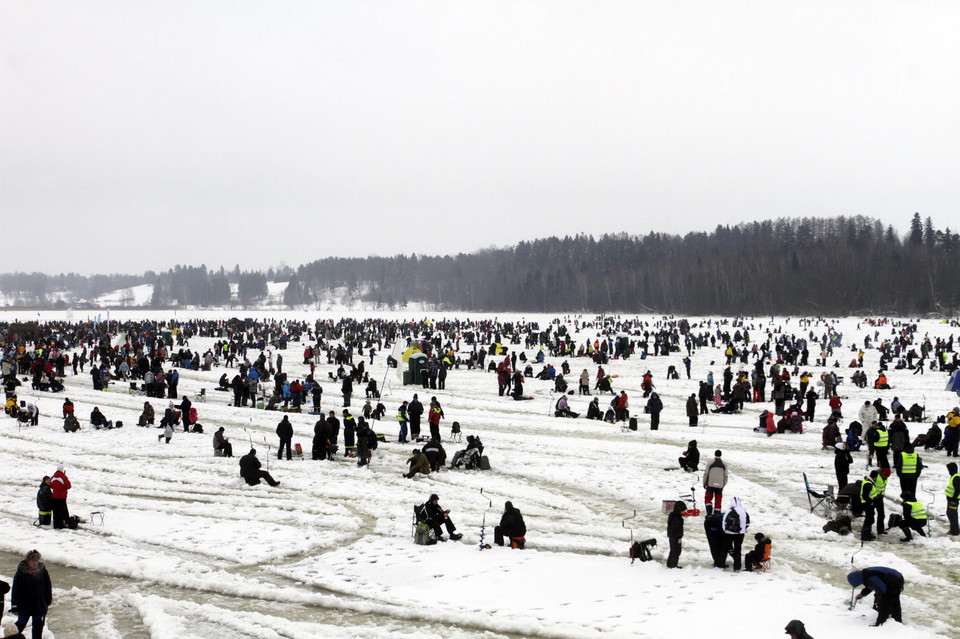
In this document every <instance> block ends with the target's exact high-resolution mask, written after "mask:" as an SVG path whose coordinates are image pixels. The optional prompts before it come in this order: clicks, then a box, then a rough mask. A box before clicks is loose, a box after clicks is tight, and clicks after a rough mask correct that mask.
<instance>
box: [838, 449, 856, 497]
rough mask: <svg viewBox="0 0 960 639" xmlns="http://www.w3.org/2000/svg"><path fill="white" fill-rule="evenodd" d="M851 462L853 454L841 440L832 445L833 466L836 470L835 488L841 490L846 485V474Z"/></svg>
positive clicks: (848, 472) (848, 471)
mask: <svg viewBox="0 0 960 639" xmlns="http://www.w3.org/2000/svg"><path fill="white" fill-rule="evenodd" d="M852 463H853V456H852V455H850V451H849V450H848V449H847V445H846V444H844V443H843V442H840V443H839V444H836V445H835V446H834V456H833V468H834V470H836V471H837V490H841V489H842V488H843V487H844V486H846V485H847V483H848V482H847V475H848V474H850V464H852Z"/></svg>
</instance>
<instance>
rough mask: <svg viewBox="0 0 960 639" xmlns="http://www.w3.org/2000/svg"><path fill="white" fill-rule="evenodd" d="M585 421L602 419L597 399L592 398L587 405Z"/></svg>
mask: <svg viewBox="0 0 960 639" xmlns="http://www.w3.org/2000/svg"><path fill="white" fill-rule="evenodd" d="M587 419H596V420H597V421H600V420H602V419H603V415H602V414H601V413H600V398H599V397H594V398H593V400H592V401H591V402H590V403H589V404H587Z"/></svg>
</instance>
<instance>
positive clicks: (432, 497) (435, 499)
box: [427, 494, 440, 501]
mask: <svg viewBox="0 0 960 639" xmlns="http://www.w3.org/2000/svg"><path fill="white" fill-rule="evenodd" d="M439 499H440V498H439V497H438V496H437V495H436V494H433V495H430V499H428V500H427V501H438V500H439Z"/></svg>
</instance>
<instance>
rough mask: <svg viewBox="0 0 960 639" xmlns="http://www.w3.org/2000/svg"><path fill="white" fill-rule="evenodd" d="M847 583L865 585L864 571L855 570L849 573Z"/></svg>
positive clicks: (854, 585)
mask: <svg viewBox="0 0 960 639" xmlns="http://www.w3.org/2000/svg"><path fill="white" fill-rule="evenodd" d="M847 583H849V584H850V585H851V586H853V587H854V588H856V587H857V586H862V585H863V571H862V570H855V571H853V572H851V573H850V574H849V575H847Z"/></svg>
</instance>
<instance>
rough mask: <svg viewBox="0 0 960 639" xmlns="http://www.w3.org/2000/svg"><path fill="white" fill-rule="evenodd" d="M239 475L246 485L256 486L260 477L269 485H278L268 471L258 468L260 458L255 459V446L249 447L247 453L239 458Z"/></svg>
mask: <svg viewBox="0 0 960 639" xmlns="http://www.w3.org/2000/svg"><path fill="white" fill-rule="evenodd" d="M240 476H241V477H243V479H244V481H246V482H247V485H248V486H256V485H257V484H259V483H260V480H261V479H265V480H266V481H267V483H268V484H270V485H271V486H279V485H280V482H278V481H277V480H275V479H274V478H273V477H271V476H270V473H268V472H267V471H265V470H260V460H259V459H257V450H256V449H255V448H251V449H250V452H249V453H247V454H246V455H244V456H243V457H241V458H240Z"/></svg>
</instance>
